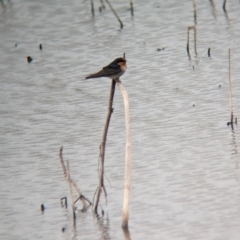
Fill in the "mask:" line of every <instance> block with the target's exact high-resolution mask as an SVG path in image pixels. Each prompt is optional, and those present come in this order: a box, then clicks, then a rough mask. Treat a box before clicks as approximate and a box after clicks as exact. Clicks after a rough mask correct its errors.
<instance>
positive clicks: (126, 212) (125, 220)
mask: <svg viewBox="0 0 240 240" xmlns="http://www.w3.org/2000/svg"><path fill="white" fill-rule="evenodd" d="M116 82H117V85H118V87H119V88H120V90H121V92H122V97H123V101H124V107H125V121H126V156H125V158H126V159H125V182H124V197H123V212H122V228H128V218H129V197H130V174H131V133H130V113H129V101H128V94H127V92H126V90H125V89H124V87H123V85H122V83H121V82H120V81H117V80H116Z"/></svg>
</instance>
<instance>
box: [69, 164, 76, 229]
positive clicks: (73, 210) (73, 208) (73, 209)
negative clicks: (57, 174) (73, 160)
mask: <svg viewBox="0 0 240 240" xmlns="http://www.w3.org/2000/svg"><path fill="white" fill-rule="evenodd" d="M67 173H68V183H69V189H70V196H71V202H72V212H73V223H74V226H75V225H76V213H75V207H74V200H73V192H72V184H71V177H70V169H69V162H68V161H67Z"/></svg>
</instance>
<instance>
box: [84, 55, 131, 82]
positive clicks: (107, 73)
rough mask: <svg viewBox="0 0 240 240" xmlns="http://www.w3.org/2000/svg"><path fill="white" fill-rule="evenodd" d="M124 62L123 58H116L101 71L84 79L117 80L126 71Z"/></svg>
mask: <svg viewBox="0 0 240 240" xmlns="http://www.w3.org/2000/svg"><path fill="white" fill-rule="evenodd" d="M126 62H127V61H126V59H124V58H117V59H115V60H114V61H113V62H111V63H110V64H109V65H107V66H106V67H103V69H102V70H101V71H99V72H97V73H93V74H90V75H88V76H87V77H86V78H85V79H89V78H99V77H108V78H111V79H118V78H119V77H121V76H122V75H123V74H124V73H125V71H126V70H127V65H126Z"/></svg>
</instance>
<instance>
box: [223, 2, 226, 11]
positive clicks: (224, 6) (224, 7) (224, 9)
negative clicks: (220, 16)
mask: <svg viewBox="0 0 240 240" xmlns="http://www.w3.org/2000/svg"><path fill="white" fill-rule="evenodd" d="M226 3H227V0H224V1H223V11H224V12H226Z"/></svg>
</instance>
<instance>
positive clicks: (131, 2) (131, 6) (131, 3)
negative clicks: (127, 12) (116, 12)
mask: <svg viewBox="0 0 240 240" xmlns="http://www.w3.org/2000/svg"><path fill="white" fill-rule="evenodd" d="M130 9H131V15H132V17H133V15H134V14H133V1H132V0H130Z"/></svg>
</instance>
